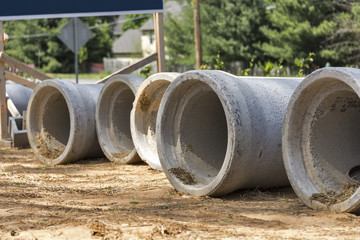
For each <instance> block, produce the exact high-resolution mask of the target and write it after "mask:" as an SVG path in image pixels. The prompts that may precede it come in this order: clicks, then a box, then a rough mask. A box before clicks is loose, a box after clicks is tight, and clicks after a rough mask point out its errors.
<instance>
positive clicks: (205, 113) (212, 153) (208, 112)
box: [169, 80, 228, 187]
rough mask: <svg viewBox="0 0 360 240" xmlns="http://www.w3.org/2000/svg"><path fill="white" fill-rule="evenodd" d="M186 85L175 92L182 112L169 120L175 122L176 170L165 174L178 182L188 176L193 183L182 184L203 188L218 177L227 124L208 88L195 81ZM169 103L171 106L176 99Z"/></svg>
mask: <svg viewBox="0 0 360 240" xmlns="http://www.w3.org/2000/svg"><path fill="white" fill-rule="evenodd" d="M186 85H187V84H184V86H183V87H182V88H179V90H180V96H182V100H181V101H180V106H182V108H181V110H180V111H178V114H177V116H176V117H175V119H173V120H174V122H177V120H176V119H179V121H178V122H177V123H176V124H174V128H175V129H173V131H174V133H175V138H176V139H175V141H174V142H175V143H176V148H177V151H175V154H176V158H177V162H178V163H177V164H180V166H177V167H175V168H172V169H169V171H170V172H171V173H172V174H173V175H175V176H176V177H177V178H179V179H180V180H182V181H183V180H184V179H183V178H182V177H183V176H181V175H184V173H185V174H186V173H187V172H189V173H190V176H192V178H193V182H192V181H191V182H184V181H183V183H185V184H186V183H188V184H190V185H198V186H199V187H203V186H204V185H208V184H209V183H210V182H211V181H212V180H213V179H214V178H215V177H216V176H217V175H218V174H219V171H220V169H221V167H222V165H223V163H224V159H225V155H226V150H227V141H228V129H227V121H226V116H225V112H224V109H223V106H222V103H221V101H220V99H219V98H218V96H217V94H216V93H215V92H214V91H213V89H212V88H211V87H209V86H208V85H207V84H205V83H202V82H196V81H195V80H194V81H191V82H190V84H189V85H192V86H191V87H190V88H188V87H187V86H186ZM172 101H173V103H172V104H175V102H176V101H179V99H172ZM174 101H175V102H174ZM174 106H175V105H174ZM170 121H172V120H171V119H170ZM177 133H178V134H177ZM179 170H180V171H179ZM183 170H184V171H183ZM192 173H196V174H192Z"/></svg>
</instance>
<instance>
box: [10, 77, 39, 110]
mask: <svg viewBox="0 0 360 240" xmlns="http://www.w3.org/2000/svg"><path fill="white" fill-rule="evenodd" d="M32 91H33V90H32V89H31V88H28V87H25V86H23V85H20V84H17V83H13V82H7V83H6V93H7V94H8V97H9V99H11V101H12V102H13V103H14V105H15V107H16V109H17V110H18V112H19V113H20V115H22V114H23V111H26V109H27V106H28V103H29V99H30V96H31V93H32ZM8 116H10V112H9V111H8Z"/></svg>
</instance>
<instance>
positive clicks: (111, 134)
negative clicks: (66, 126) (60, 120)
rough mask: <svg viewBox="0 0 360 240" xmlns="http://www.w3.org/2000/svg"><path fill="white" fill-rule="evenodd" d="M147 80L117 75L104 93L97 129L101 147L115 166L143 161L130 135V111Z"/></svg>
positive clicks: (99, 109) (101, 95)
mask: <svg viewBox="0 0 360 240" xmlns="http://www.w3.org/2000/svg"><path fill="white" fill-rule="evenodd" d="M143 81H144V78H142V77H138V76H134V75H115V76H113V77H111V78H110V79H109V80H108V81H107V82H106V83H105V86H104V88H103V89H102V91H101V93H100V96H99V100H98V103H97V107H96V128H97V134H98V139H99V142H100V146H101V148H102V150H103V151H104V153H105V155H106V157H107V158H108V159H109V160H110V161H113V162H120V163H134V162H138V161H140V160H141V159H140V157H139V155H138V154H137V152H136V149H135V148H134V144H133V141H132V138H131V131H130V111H131V109H132V106H133V102H134V100H135V94H136V92H137V90H138V88H139V86H140V85H141V83H142V82H143Z"/></svg>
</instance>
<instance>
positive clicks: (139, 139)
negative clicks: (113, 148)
mask: <svg viewBox="0 0 360 240" xmlns="http://www.w3.org/2000/svg"><path fill="white" fill-rule="evenodd" d="M177 76H179V73H156V74H154V75H152V76H150V77H149V78H148V79H146V80H145V81H144V82H143V83H142V84H141V85H140V87H139V89H138V91H137V93H136V96H135V101H134V104H133V109H132V110H131V115H130V128H131V136H132V139H133V142H134V146H135V148H136V151H137V152H138V154H139V156H140V158H141V159H142V160H143V161H144V162H146V163H147V164H148V165H149V166H150V167H151V168H153V169H156V170H162V167H161V164H160V160H159V156H158V153H157V145H156V118H157V113H158V110H159V106H160V102H161V99H162V96H163V95H164V93H165V90H166V89H167V87H168V86H169V85H170V83H171V82H172V81H173V80H174V79H175V78H176V77H177Z"/></svg>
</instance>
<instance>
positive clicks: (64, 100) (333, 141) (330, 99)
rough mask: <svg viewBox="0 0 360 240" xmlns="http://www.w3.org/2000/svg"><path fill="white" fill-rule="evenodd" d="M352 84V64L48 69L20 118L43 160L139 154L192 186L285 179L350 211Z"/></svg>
mask: <svg viewBox="0 0 360 240" xmlns="http://www.w3.org/2000/svg"><path fill="white" fill-rule="evenodd" d="M359 96H360V70H358V69H353V68H323V69H320V70H317V71H315V72H313V73H312V74H310V75H309V76H307V77H306V78H305V79H301V78H282V77H277V78H273V77H272V78H266V77H238V76H234V75H231V74H228V73H226V72H222V71H189V72H185V73H183V74H178V73H159V74H155V75H152V76H150V77H149V78H148V79H146V80H144V79H143V78H141V77H137V76H133V75H116V76H113V77H112V78H111V79H109V80H108V81H107V82H106V83H105V84H104V85H103V84H84V85H81V84H80V85H77V84H74V83H72V82H69V81H62V80H47V81H44V82H42V83H41V84H39V86H38V87H37V88H36V89H35V90H34V92H33V93H32V95H31V97H30V100H29V104H28V108H27V116H26V125H27V134H28V139H29V142H30V145H31V148H32V149H33V151H34V153H35V155H36V157H37V158H38V159H39V160H40V161H41V162H43V163H45V164H48V165H56V164H64V163H69V162H73V161H76V160H79V159H84V158H97V157H101V156H103V154H105V155H106V157H107V158H108V159H109V160H110V161H114V162H121V163H127V164H129V163H134V162H137V161H141V159H142V160H143V161H145V162H146V163H148V164H149V166H150V167H152V168H154V169H157V170H163V171H164V172H165V174H166V176H167V178H168V179H169V181H170V182H171V184H172V185H173V187H174V188H175V189H176V190H178V191H181V192H184V193H187V194H191V195H196V196H221V195H224V194H227V193H230V192H233V191H235V190H238V189H246V188H257V187H260V188H270V187H280V186H287V185H289V184H291V186H292V187H293V189H294V191H295V193H296V194H297V195H298V196H299V197H300V198H301V200H302V201H303V202H304V203H305V204H306V205H307V206H309V207H311V208H314V209H329V210H332V211H336V212H358V211H359V210H360V190H359V184H360V167H359V165H360V147H359V146H360V98H359Z"/></svg>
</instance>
